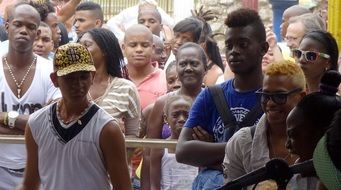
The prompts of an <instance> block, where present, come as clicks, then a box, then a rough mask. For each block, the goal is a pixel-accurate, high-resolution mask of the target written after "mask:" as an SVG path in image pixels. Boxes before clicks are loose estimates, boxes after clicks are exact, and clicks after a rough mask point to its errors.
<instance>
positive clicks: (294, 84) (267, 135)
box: [223, 61, 306, 189]
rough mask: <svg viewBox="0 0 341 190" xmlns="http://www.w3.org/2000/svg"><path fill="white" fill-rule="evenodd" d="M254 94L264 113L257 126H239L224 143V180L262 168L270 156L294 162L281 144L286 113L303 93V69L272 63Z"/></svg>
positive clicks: (284, 132) (284, 134) (283, 136)
mask: <svg viewBox="0 0 341 190" xmlns="http://www.w3.org/2000/svg"><path fill="white" fill-rule="evenodd" d="M257 93H258V94H259V95H260V96H261V105H262V109H263V111H264V115H263V116H262V117H261V119H260V121H259V122H258V124H257V125H255V126H253V127H245V128H242V129H240V130H239V131H238V132H237V133H235V134H234V135H233V136H232V137H231V139H230V141H229V142H228V143H227V144H226V149H225V158H224V162H223V165H224V174H225V182H229V181H232V180H233V179H236V178H238V177H240V176H242V175H244V174H247V173H249V172H251V171H253V170H255V169H258V168H260V167H263V166H264V165H265V163H267V162H268V161H269V160H270V159H272V158H282V159H284V160H286V161H287V162H288V163H289V164H293V163H294V162H295V159H296V158H295V157H290V153H289V152H288V150H287V149H286V148H285V146H284V144H285V142H286V137H287V136H286V118H287V115H288V114H289V112H290V111H291V110H292V109H293V108H294V106H295V105H296V104H297V103H298V102H299V101H300V100H301V98H302V97H303V96H305V95H306V92H305V77H304V73H303V71H302V69H301V68H300V67H299V66H298V65H297V64H295V63H293V62H290V61H281V62H275V63H271V64H270V65H269V66H268V67H267V69H266V70H265V73H264V79H263V88H262V89H261V90H258V92H257ZM290 183H295V182H290ZM290 183H289V185H290ZM260 189H262V188H260Z"/></svg>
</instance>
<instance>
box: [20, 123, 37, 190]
mask: <svg viewBox="0 0 341 190" xmlns="http://www.w3.org/2000/svg"><path fill="white" fill-rule="evenodd" d="M25 141H26V149H27V162H26V168H25V175H24V181H23V185H22V186H21V187H20V188H18V189H21V190H35V189H36V190H38V189H39V186H40V176H39V170H38V146H37V144H36V142H35V141H34V139H33V136H32V132H31V129H30V127H29V126H27V127H26V132H25Z"/></svg>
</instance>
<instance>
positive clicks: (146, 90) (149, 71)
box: [122, 24, 167, 189]
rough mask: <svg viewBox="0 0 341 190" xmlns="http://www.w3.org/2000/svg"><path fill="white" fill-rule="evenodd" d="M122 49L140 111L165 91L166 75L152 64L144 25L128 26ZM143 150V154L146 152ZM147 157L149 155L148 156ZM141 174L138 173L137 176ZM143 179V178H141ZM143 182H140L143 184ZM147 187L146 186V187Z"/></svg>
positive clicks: (148, 34)
mask: <svg viewBox="0 0 341 190" xmlns="http://www.w3.org/2000/svg"><path fill="white" fill-rule="evenodd" d="M122 49H123V51H124V54H125V56H126V58H127V61H128V64H127V68H128V73H129V78H130V79H131V80H132V81H133V82H134V83H135V85H136V87H137V90H138V92H139V96H140V103H141V108H142V111H143V110H144V108H146V107H147V106H148V105H150V104H153V103H154V102H155V101H156V99H157V98H158V97H160V96H161V95H163V94H165V93H166V92H167V82H166V75H165V73H164V72H163V70H161V69H159V68H155V67H154V66H153V65H152V55H153V51H154V49H155V45H154V43H153V34H152V32H151V31H150V30H149V29H148V28H147V27H146V26H144V25H142V24H137V25H133V26H131V27H129V28H128V29H127V30H126V32H125V36H124V42H123V44H122ZM147 153H148V152H145V153H144V154H147ZM148 158H149V157H148ZM140 160H141V158H140V157H136V156H134V157H133V159H132V163H133V171H134V170H135V169H137V166H138V165H139V163H140ZM145 161H146V159H144V165H143V167H142V169H143V170H144V171H142V173H143V175H142V176H145V178H144V179H147V180H146V182H148V181H149V165H148V164H149V162H146V163H145ZM140 177H141V176H140V175H139V174H138V175H137V178H140ZM142 181H143V179H142ZM144 183H145V182H142V185H144ZM142 189H143V188H142ZM147 189H148V188H147Z"/></svg>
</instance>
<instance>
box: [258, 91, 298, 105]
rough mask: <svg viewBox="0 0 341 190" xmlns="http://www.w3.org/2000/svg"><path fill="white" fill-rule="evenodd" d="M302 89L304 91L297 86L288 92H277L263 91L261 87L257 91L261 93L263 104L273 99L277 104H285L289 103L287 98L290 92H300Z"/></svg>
mask: <svg viewBox="0 0 341 190" xmlns="http://www.w3.org/2000/svg"><path fill="white" fill-rule="evenodd" d="M300 91H302V88H295V89H293V90H290V91H288V92H276V93H268V92H263V91H262V89H259V90H257V91H256V94H260V95H261V99H260V101H261V103H262V104H265V103H267V102H268V101H269V100H270V99H271V100H272V101H273V102H274V103H275V104H278V105H283V104H285V103H287V99H288V96H289V95H290V94H293V93H296V92H300Z"/></svg>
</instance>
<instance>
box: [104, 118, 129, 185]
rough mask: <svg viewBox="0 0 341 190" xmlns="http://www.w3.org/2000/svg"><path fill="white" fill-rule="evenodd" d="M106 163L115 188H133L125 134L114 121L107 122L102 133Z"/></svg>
mask: <svg viewBox="0 0 341 190" xmlns="http://www.w3.org/2000/svg"><path fill="white" fill-rule="evenodd" d="M99 141H100V147H101V150H102V153H103V156H104V165H105V167H106V168H107V170H108V173H109V176H110V179H111V183H112V185H113V187H114V189H122V190H126V189H129V190H130V189H131V183H130V177H129V171H128V164H127V158H126V149H125V143H124V137H123V134H122V132H121V130H120V128H119V126H118V124H116V123H114V122H109V123H107V124H106V125H105V126H104V128H103V130H102V132H101V135H100V140H99Z"/></svg>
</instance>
